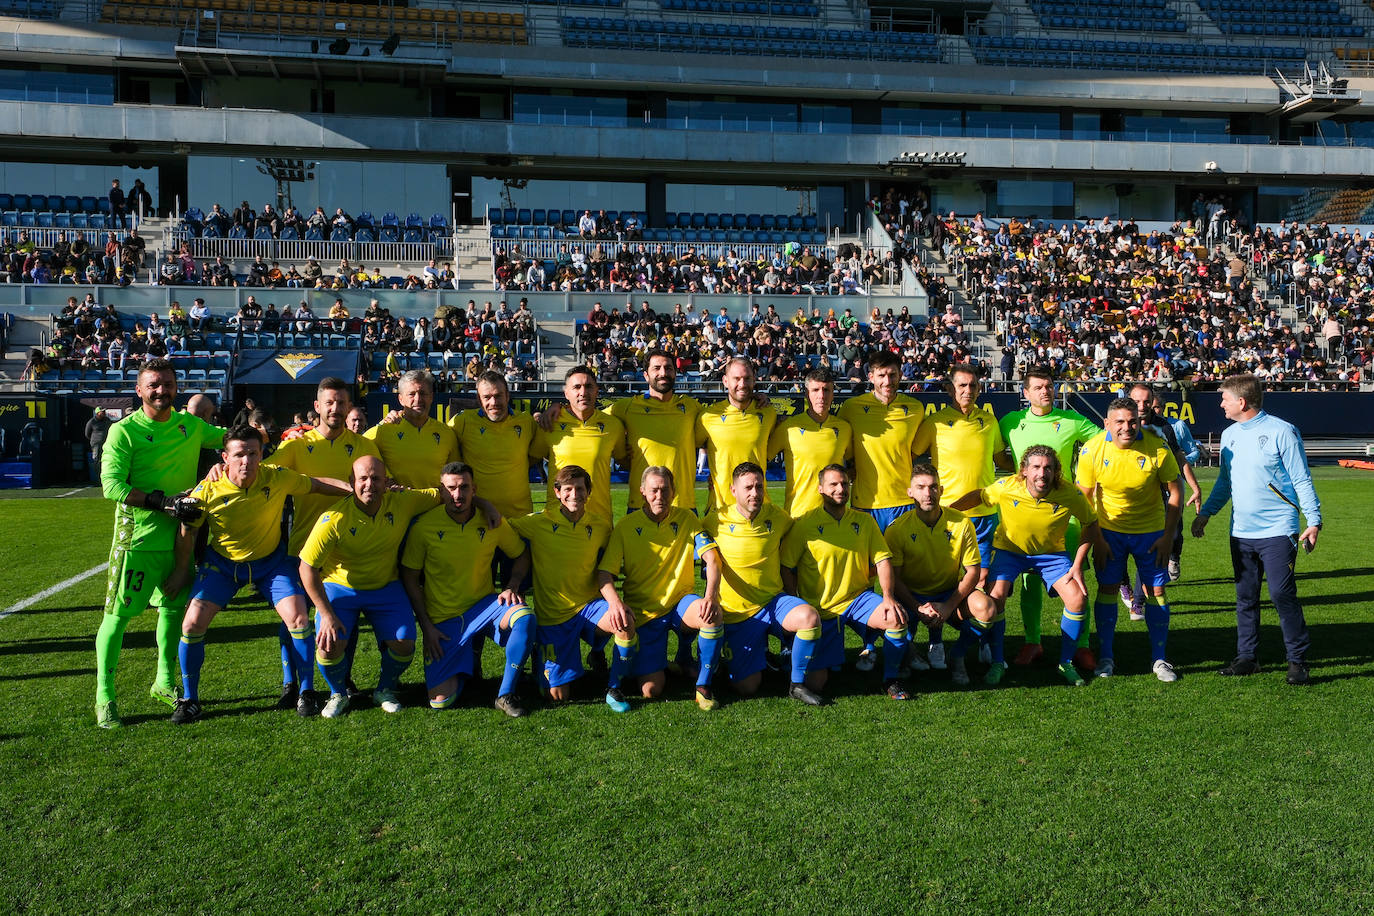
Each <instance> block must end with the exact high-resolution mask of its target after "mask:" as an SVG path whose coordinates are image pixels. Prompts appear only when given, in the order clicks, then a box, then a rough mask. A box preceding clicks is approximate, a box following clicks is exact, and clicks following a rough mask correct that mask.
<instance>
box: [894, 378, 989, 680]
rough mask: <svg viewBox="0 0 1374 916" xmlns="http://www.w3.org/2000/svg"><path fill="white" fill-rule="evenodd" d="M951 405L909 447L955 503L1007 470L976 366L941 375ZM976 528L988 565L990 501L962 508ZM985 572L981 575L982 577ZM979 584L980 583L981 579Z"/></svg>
mask: <svg viewBox="0 0 1374 916" xmlns="http://www.w3.org/2000/svg"><path fill="white" fill-rule="evenodd" d="M945 391H946V392H947V393H948V394H949V399H950V402H951V403H950V405H949V406H948V407H942V408H940V409H939V410H937V411H935V413H933V414H931V415H930V416H928V417H927V418H926V422H925V423H923V424H921V432H920V434H919V435H917V437H916V443H915V445H913V446H912V449H911V450H912V452H914V453H915V454H917V455H921V454H926V453H929V454H930V458H931V461H932V462H933V463H934V465H935V467H936V469H937V470H938V471H939V472H940V490H941V492H942V493H943V494H944V495H943V496H942V497H941V498H942V499H944V500H945V502H946V504H947V505H948V504H952V503H955V502H957V501H958V500H959V499H960V498H962V497H963V496H964V495H965V494H967V493H972V492H973V491H974V490H981V489H983V488H984V487H987V486H990V485H991V484H992V482H993V481H994V480H996V479H997V469H998V468H1001V469H1002V470H1004V471H1009V470H1011V462H1010V461H1008V460H1007V457H1006V454H1005V452H1006V443H1005V442H1004V441H1003V439H1002V430H1001V429H1000V428H999V427H998V425H997V418H996V417H995V416H993V415H992V412H991V411H988V410H984V409H983V408H981V407H979V406H978V395H980V394H981V393H982V385H981V384H980V383H979V381H978V370H977V369H976V368H974V367H973V366H970V365H967V364H963V365H958V366H955V367H954V368H952V369H950V371H949V377H948V378H947V379H946V380H945ZM964 515H965V516H967V517H968V519H969V520H970V521H971V522H973V530H974V531H976V532H977V533H978V554H979V556H980V557H981V558H982V565H983V568H984V569H987V567H988V564H990V563H991V562H992V533H993V532H994V531H996V530H997V510H996V509H993V508H992V507H990V506H983V505H979V506H974V507H973V508H971V509H969V510H968V511H967V512H965V513H964ZM986 578H987V577H986V575H984V580H985V581H986ZM979 584H980V585H981V584H983V583H982V582H980V583H979ZM927 628H928V629H930V645H931V648H932V650H935V647H937V646H939V647H940V649H939V651H938V652H936V654H937V655H938V654H943V645H942V642H941V638H940V627H938V626H936V627H934V628H929V625H927Z"/></svg>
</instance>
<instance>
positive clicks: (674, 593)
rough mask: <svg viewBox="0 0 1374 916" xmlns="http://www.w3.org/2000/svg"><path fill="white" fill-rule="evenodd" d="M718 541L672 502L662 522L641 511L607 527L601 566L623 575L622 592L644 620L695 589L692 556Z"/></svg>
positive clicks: (664, 611)
mask: <svg viewBox="0 0 1374 916" xmlns="http://www.w3.org/2000/svg"><path fill="white" fill-rule="evenodd" d="M716 549H717V548H716V542H715V541H714V540H712V539H711V536H710V535H709V534H707V533H706V532H705V531H704V530H703V529H702V527H701V519H699V518H697V515H696V513H695V512H692V511H691V510H689V509H684V508H682V507H681V506H673V507H672V508H670V509H669V510H668V514H667V516H666V517H665V518H664V519H663V521H661V522H654V521H652V520H651V519H650V518H649V517H648V516H647V515H645V514H644V513H643V512H632V513H630V514H629V515H626V516H625V517H624V518H622V519H621V520H620V521H619V522H616V525H615V528H613V529H612V530H611V539H610V542H609V543H607V545H606V553H605V554H604V555H603V556H602V557H601V563H600V566H599V568H600V569H602V570H605V571H606V572H608V573H610V574H611V575H613V576H620V575H621V574H623V575H624V577H625V579H624V582H623V583H622V585H621V590H620V593H621V595H622V597H624V599H625V603H626V604H627V605H629V606H630V609H631V610H633V611H634V612H635V623H636V624H642V623H644V622H646V621H649V620H654V619H657V618H659V617H662V616H663V615H664V614H667V613H668V612H669V611H671V610H672V609H673V608H675V607H677V603H678V602H679V601H681V600H682V599H683V598H684V597H686V596H687V595H690V594H692V592H693V591H694V590H695V588H696V564H695V562H694V560H696V559H697V558H699V557H701V556H702V555H703V554H706V553H708V552H710V551H712V550H716Z"/></svg>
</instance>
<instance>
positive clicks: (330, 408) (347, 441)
mask: <svg viewBox="0 0 1374 916" xmlns="http://www.w3.org/2000/svg"><path fill="white" fill-rule="evenodd" d="M352 410H353V407H352V396H351V394H350V391H349V387H348V383H347V382H345V381H344V380H343V379H341V378H334V377H332V376H331V377H329V378H323V379H320V383H319V385H317V386H316V388H315V413H316V414H318V415H319V420H318V422H317V423H316V424H315V428H314V429H310V430H307V431H306V432H305V434H304V435H301V436H298V437H296V438H295V439H288V440H287V441H285V442H283V443H282V444H281V446H280V447H279V448H278V449H277V450H276V451H275V452H273V453H272V455H271V458H264V460H265V461H266V463H267V464H271V465H276V466H277V467H282V468H287V469H289V470H292V471H295V472H296V473H298V474H304V475H306V476H307V477H316V478H329V479H332V480H347V479H348V475H349V474H351V473H353V462H354V461H357V460H358V459H359V458H361V457H363V456H364V455H371V456H372V457H374V458H380V457H381V452H379V451H378V450H377V443H376V442H374V441H373V440H371V439H368V438H366V437H365V436H362V435H360V434H358V433H355V432H354V431H353V430H351V429H349V428H348V427H347V425H346V424H347V419H348V416H349V414H350V413H351V412H352ZM338 501H339V499H338V497H337V496H328V495H321V494H318V493H305V494H302V495H300V496H295V497H292V500H291V505H292V512H291V534H290V537H289V538H288V541H287V546H286V552H287V553H288V554H289V555H291V556H293V557H296V558H299V557H300V555H301V548H302V547H304V546H305V539H306V538H308V537H310V532H311V531H312V530H314V528H315V522H317V521H319V518H320V515H321V514H323V512H324V511H325V510H326V509H328V508H329V507H330V506H332V505H334V504H335V503H337V502H338ZM291 638H292V637H291V634H290V633H289V632H288V631H287V626H286V624H285V623H283V624H282V625H281V627H280V628H279V629H278V632H277V641H278V643H279V644H280V645H281V651H282V694H281V699H280V700H278V701H277V708H278V709H290V708H291V707H293V706H295V705H296V704H297V702H298V699H299V694H298V688H297V683H296V677H295V664H294V662H293V661H292V659H293V658H294V655H293V653H292V651H291ZM357 648H358V634H357V631H356V629H355V630H354V632H353V633H352V635H351V636H350V638H349V643H348V660H349V662H350V667H351V663H352V661H353V654H354V653H355V652H356V651H357ZM314 669H315V663H314V661H313V656H312V660H311V661H310V670H311V672H312V673H313V672H314Z"/></svg>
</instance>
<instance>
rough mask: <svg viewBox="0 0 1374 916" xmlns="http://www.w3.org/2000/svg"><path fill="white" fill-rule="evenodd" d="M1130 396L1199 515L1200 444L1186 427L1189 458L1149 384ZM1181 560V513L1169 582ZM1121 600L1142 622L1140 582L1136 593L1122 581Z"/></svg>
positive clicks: (1138, 385) (1180, 569)
mask: <svg viewBox="0 0 1374 916" xmlns="http://www.w3.org/2000/svg"><path fill="white" fill-rule="evenodd" d="M1127 396H1128V397H1130V399H1131V400H1132V401H1135V406H1136V412H1137V414H1138V416H1139V417H1140V427H1141V429H1148V430H1149V431H1150V432H1152V433H1154V434H1155V435H1157V436H1159V437H1160V438H1161V439H1163V440H1164V441H1165V443H1166V444H1167V445H1168V446H1169V450H1170V451H1171V452H1173V455H1174V461H1175V463H1177V464H1178V469H1179V472H1180V473H1179V480H1180V481H1186V482H1187V484H1188V489H1189V490H1190V491H1191V492H1190V493H1189V495H1188V499H1187V501H1186V502H1187V503H1191V504H1192V506H1193V511H1194V512H1196V511H1197V510H1198V509H1200V508H1201V507H1202V490H1201V487H1200V486H1199V485H1198V482H1197V475H1196V474H1194V473H1193V464H1194V462H1196V461H1197V459H1198V457H1199V454H1200V453H1199V451H1198V448H1197V442H1195V441H1194V440H1193V437H1192V434H1191V433H1188V432H1187V426H1186V425H1183V429H1184V432H1185V433H1186V434H1187V436H1188V441H1189V442H1190V443H1191V444H1192V454H1191V457H1190V456H1189V454H1188V453H1187V451H1188V450H1187V449H1186V448H1185V447H1184V444H1183V440H1182V439H1181V438H1180V437H1179V435H1178V431H1177V429H1176V428H1175V427H1174V425H1173V424H1172V423H1170V422H1169V418H1168V417H1166V416H1164V415H1163V414H1161V413H1160V412H1159V406H1160V404H1161V403H1162V395H1161V394H1160V393H1159V392H1158V391H1155V390H1154V389H1153V388H1151V387H1150V386H1149V385H1146V384H1145V383H1144V382H1138V383H1136V384H1134V385H1132V386H1131V388H1130V390H1129V391H1128V392H1127ZM1182 557H1183V513H1182V512H1180V513H1179V518H1178V525H1177V527H1176V528H1175V530H1174V540H1173V544H1172V549H1171V551H1170V556H1169V570H1168V571H1169V579H1170V581H1173V580H1174V579H1177V578H1178V577H1179V576H1180V575H1182V573H1183V567H1182V563H1181V562H1180V561H1181V559H1182ZM1128 595H1129V597H1128ZM1121 598H1122V600H1123V601H1126V603H1127V604H1129V605H1130V607H1131V619H1132V620H1137V619H1143V614H1144V606H1145V591H1144V586H1143V585H1142V584H1141V583H1139V582H1137V583H1136V588H1135V591H1134V593H1131V591H1130V579H1129V578H1128V579H1126V580H1125V581H1124V582H1122V591H1121Z"/></svg>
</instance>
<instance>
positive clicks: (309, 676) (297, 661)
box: [282, 623, 315, 690]
mask: <svg viewBox="0 0 1374 916" xmlns="http://www.w3.org/2000/svg"><path fill="white" fill-rule="evenodd" d="M282 626H286V625H285V624H282ZM287 632H288V633H290V635H291V645H290V652H291V662H292V666H293V667H294V668H295V670H296V678H295V680H296V682H297V683H299V684H300V685H301V689H302V690H314V689H315V664H314V662H313V661H312V659H313V658H314V657H315V638H314V631H313V630H312V629H311V628H310V624H308V623H307V624H306V625H305V626H303V627H301V628H300V629H288V630H287Z"/></svg>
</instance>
